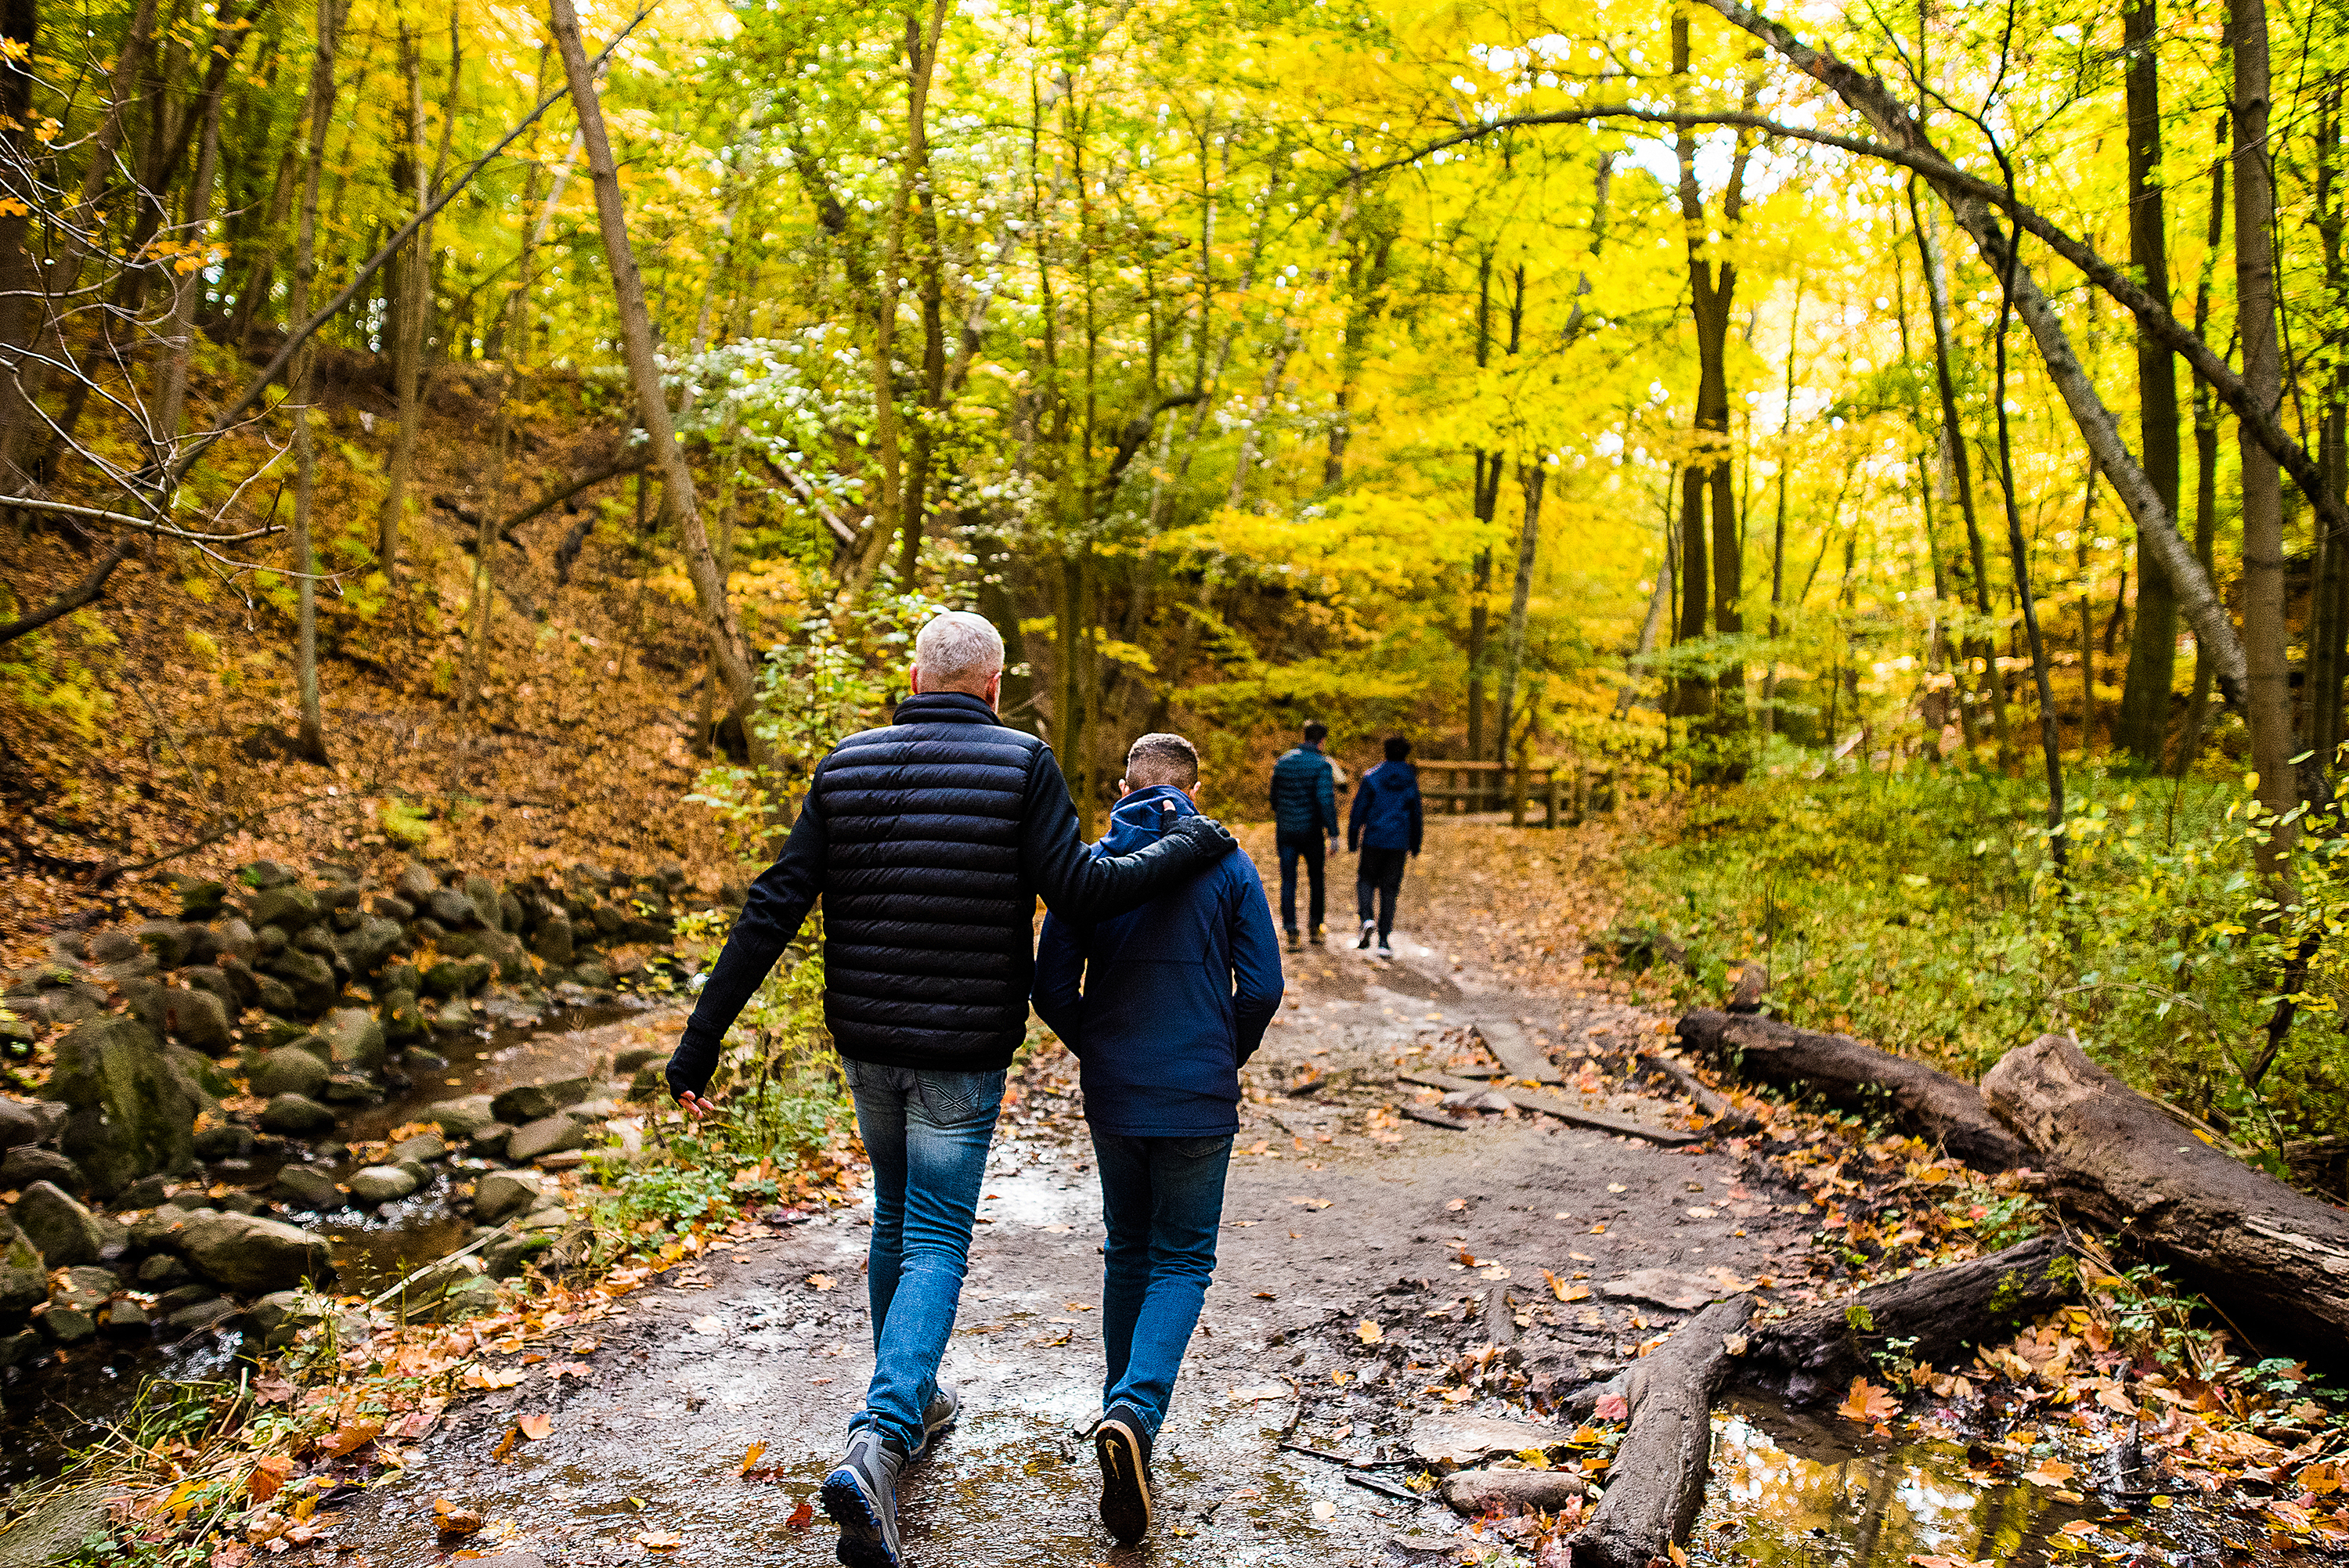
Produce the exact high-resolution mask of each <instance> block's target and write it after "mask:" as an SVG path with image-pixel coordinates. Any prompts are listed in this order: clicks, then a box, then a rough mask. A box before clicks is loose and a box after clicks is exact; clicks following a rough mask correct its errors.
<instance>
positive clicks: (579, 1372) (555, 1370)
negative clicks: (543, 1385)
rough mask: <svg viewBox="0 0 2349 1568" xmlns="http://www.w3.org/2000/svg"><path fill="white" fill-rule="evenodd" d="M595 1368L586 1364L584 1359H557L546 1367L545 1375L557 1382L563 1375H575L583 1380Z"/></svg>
mask: <svg viewBox="0 0 2349 1568" xmlns="http://www.w3.org/2000/svg"><path fill="white" fill-rule="evenodd" d="M594 1371H595V1368H594V1367H590V1366H588V1365H587V1363H585V1361H558V1362H556V1363H555V1364H554V1366H552V1367H548V1368H547V1369H546V1375H547V1376H548V1377H552V1378H554V1380H555V1381H557V1382H561V1381H562V1380H563V1379H564V1378H565V1377H577V1378H579V1379H581V1380H582V1381H585V1379H586V1377H588V1375H589V1374H590V1373H592V1372H594Z"/></svg>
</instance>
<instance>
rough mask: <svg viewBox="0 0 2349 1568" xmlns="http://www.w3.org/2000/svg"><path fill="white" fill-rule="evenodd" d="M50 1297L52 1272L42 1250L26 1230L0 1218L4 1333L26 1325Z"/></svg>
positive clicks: (0, 1315) (0, 1308)
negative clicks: (28, 1235)
mask: <svg viewBox="0 0 2349 1568" xmlns="http://www.w3.org/2000/svg"><path fill="white" fill-rule="evenodd" d="M48 1299H49V1271H48V1270H47V1267H45V1266H44V1261H43V1259H42V1257H41V1254H40V1252H39V1251H38V1249H36V1247H35V1246H34V1245H33V1243H30V1242H28V1241H26V1239H25V1237H24V1234H23V1233H22V1232H20V1231H18V1230H17V1229H16V1226H14V1225H12V1224H9V1223H8V1222H6V1221H5V1220H0V1335H8V1334H14V1333H15V1332H16V1330H18V1329H20V1328H22V1327H24V1326H25V1324H26V1321H27V1320H28V1319H30V1318H31V1317H32V1315H33V1309H34V1308H35V1307H36V1306H38V1305H41V1303H43V1302H45V1301H47V1300H48Z"/></svg>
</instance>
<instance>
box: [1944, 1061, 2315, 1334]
mask: <svg viewBox="0 0 2349 1568" xmlns="http://www.w3.org/2000/svg"><path fill="white" fill-rule="evenodd" d="M1982 1100H1983V1102H1984V1103H1985V1104H1986V1105H1988V1106H1989V1108H1990V1109H1992V1111H1993V1112H1995V1113H1996V1114H1997V1115H1998V1116H1999V1117H2000V1118H2001V1119H2002V1120H2004V1121H2005V1122H2006V1123H2007V1124H2008V1125H2009V1126H2011V1127H2013V1129H2014V1130H2015V1131H2016V1132H2018V1133H2020V1134H2021V1135H2022V1136H2023V1139H2024V1140H2026V1141H2027V1142H2028V1144H2029V1145H2030V1146H2031V1148H2032V1149H2033V1150H2035V1151H2036V1153H2035V1155H2034V1156H2033V1158H2034V1160H2035V1161H2036V1162H2037V1163H2038V1164H2039V1165H2040V1167H2041V1168H2042V1169H2043V1170H2044V1171H2047V1172H2048V1174H2049V1175H2050V1176H2051V1177H2052V1178H2053V1179H2054V1188H2053V1196H2054V1199H2055V1201H2056V1202H2058V1203H2059V1204H2061V1205H2062V1207H2064V1209H2065V1210H2066V1211H2068V1212H2072V1213H2075V1214H2077V1215H2079V1216H2081V1217H2082V1218H2084V1219H2086V1220H2087V1221H2089V1222H2092V1223H2094V1224H2096V1225H2099V1226H2102V1227H2105V1228H2106V1229H2108V1230H2112V1231H2116V1232H2118V1233H2120V1234H2121V1235H2122V1236H2123V1237H2124V1238H2127V1240H2129V1241H2130V1242H2132V1243H2134V1244H2135V1245H2136V1246H2137V1247H2138V1248H2140V1249H2142V1250H2144V1251H2147V1252H2150V1253H2154V1254H2155V1255H2157V1256H2158V1257H2160V1258H2162V1259H2163V1260H2165V1261H2167V1262H2168V1263H2171V1264H2176V1265H2177V1266H2178V1267H2179V1268H2180V1269H2181V1270H2182V1271H2183V1272H2184V1273H2185V1274H2186V1275H2187V1277H2188V1282H2189V1284H2192V1285H2193V1286H2194V1287H2195V1288H2196V1289H2199V1290H2201V1291H2203V1292H2205V1293H2206V1294H2208V1295H2209V1296H2210V1297H2211V1299H2212V1300H2214V1301H2216V1302H2218V1303H2220V1305H2221V1306H2222V1307H2225V1308H2226V1309H2227V1310H2228V1312H2229V1315H2230V1320H2231V1321H2232V1322H2233V1323H2234V1324H2235V1325H2236V1326H2237V1327H2238V1328H2239V1329H2240V1331H2241V1332H2243V1333H2245V1334H2246V1335H2248V1336H2251V1338H2252V1339H2253V1340H2254V1342H2255V1347H2256V1349H2257V1352H2258V1353H2259V1354H2261V1355H2273V1354H2276V1353H2277V1352H2278V1350H2279V1349H2281V1348H2282V1346H2284V1345H2286V1344H2289V1345H2291V1346H2305V1347H2307V1348H2308V1349H2310V1350H2314V1351H2318V1352H2320V1353H2322V1354H2324V1355H2326V1356H2328V1357H2338V1356H2339V1354H2340V1349H2341V1346H2342V1344H2343V1342H2344V1336H2349V1212H2343V1211H2342V1210H2340V1209H2336V1208H2334V1207H2333V1205H2332V1204H2330V1203H2326V1202H2322V1201H2321V1200H2319V1199H2316V1198H2313V1197H2310V1196H2309V1195H2307V1194H2306V1193H2304V1192H2301V1191H2297V1190H2296V1189H2294V1188H2292V1187H2290V1186H2287V1185H2286V1184H2285V1183H2283V1182H2282V1181H2277V1180H2276V1179H2275V1178H2274V1177H2272V1176H2269V1175H2266V1174H2264V1173H2262V1172H2261V1171H2254V1170H2252V1169H2251V1167H2250V1166H2248V1165H2245V1164H2243V1163H2242V1162H2241V1161H2239V1160H2236V1159H2234V1158H2233V1157H2232V1156H2230V1155H2229V1154H2227V1153H2225V1152H2224V1151H2222V1150H2219V1149H2217V1148H2215V1147H2213V1146H2212V1145H2211V1144H2209V1143H2208V1142H2206V1141H2205V1140H2204V1139H2203V1138H2202V1136H2201V1135H2200V1134H2199V1133H2198V1132H2197V1131H2196V1130H2193V1129H2191V1128H2189V1127H2187V1126H2186V1125H2185V1124H2184V1123H2182V1122H2181V1121H2179V1120H2178V1119H2176V1118H2175V1117H2173V1116H2172V1115H2171V1114H2170V1113H2169V1112H2168V1111H2167V1110H2165V1109H2163V1108H2162V1107H2161V1106H2160V1105H2158V1104H2157V1103H2156V1102H2155V1101H2153V1100H2150V1099H2147V1098H2146V1097H2145V1096H2143V1095H2141V1094H2139V1093H2137V1091H2136V1090H2135V1089H2133V1088H2129V1087H2128V1086H2127V1084H2125V1083H2123V1082H2121V1081H2120V1079H2118V1078H2115V1077H2114V1076H2113V1075H2112V1074H2110V1073H2108V1072H2106V1070H2105V1069H2104V1068H2101V1067H2098V1066H2097V1065H2096V1064H2095V1062H2094V1061H2092V1060H2090V1059H2089V1057H2088V1055H2087V1053H2086V1052H2085V1051H2083V1050H2082V1049H2081V1048H2080V1047H2078V1046H2076V1045H2075V1044H2073V1043H2072V1042H2071V1041H2070V1040H2068V1039H2065V1038H2064V1037H2062V1036H2060V1035H2044V1036H2042V1037H2040V1038H2039V1039H2037V1040H2035V1041H2033V1043H2032V1044H2030V1045H2028V1046H2024V1047H2020V1048H2018V1049H2015V1050H2013V1051H2009V1052H2008V1053H2007V1054H2006V1056H2005V1057H2003V1058H2002V1059H2001V1060H2000V1062H1999V1064H1998V1065H1997V1066H1996V1067H1994V1068H1992V1069H1991V1070H1990V1071H1989V1072H1988V1073H1987V1074H1985V1075H1984V1076H1983V1078H1982Z"/></svg>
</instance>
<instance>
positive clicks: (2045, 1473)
mask: <svg viewBox="0 0 2349 1568" xmlns="http://www.w3.org/2000/svg"><path fill="white" fill-rule="evenodd" d="M2079 1473H2080V1472H2079V1470H2077V1469H2075V1467H2073V1466H2071V1465H2067V1464H2065V1463H2064V1461H2063V1460H2055V1459H2047V1460H2040V1461H2039V1463H2038V1464H2037V1465H2035V1466H2033V1468H2032V1469H2030V1470H2025V1471H2023V1480H2027V1481H2031V1482H2033V1483H2034V1484H2035V1485H2039V1486H2062V1485H2063V1484H2064V1482H2065V1481H2067V1480H2071V1479H2072V1478H2073V1477H2074V1476H2075V1475H2077V1474H2079Z"/></svg>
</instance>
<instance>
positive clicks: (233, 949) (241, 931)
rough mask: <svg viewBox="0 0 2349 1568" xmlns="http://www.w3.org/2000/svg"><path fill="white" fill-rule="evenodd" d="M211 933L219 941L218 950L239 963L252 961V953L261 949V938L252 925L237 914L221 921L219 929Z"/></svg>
mask: <svg viewBox="0 0 2349 1568" xmlns="http://www.w3.org/2000/svg"><path fill="white" fill-rule="evenodd" d="M213 937H214V939H215V940H216V941H218V942H219V943H220V950H221V951H222V953H225V954H228V955H229V956H230V957H232V958H233V959H235V960H236V961H237V962H239V963H240V964H250V963H252V962H253V959H254V954H257V953H259V952H260V951H261V938H259V937H258V936H255V935H254V932H253V927H252V926H251V925H250V924H248V923H245V921H244V920H243V918H241V917H239V916H237V915H231V916H229V918H228V919H226V920H223V921H222V922H221V923H220V929H219V930H218V931H217V932H214V933H213Z"/></svg>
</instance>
